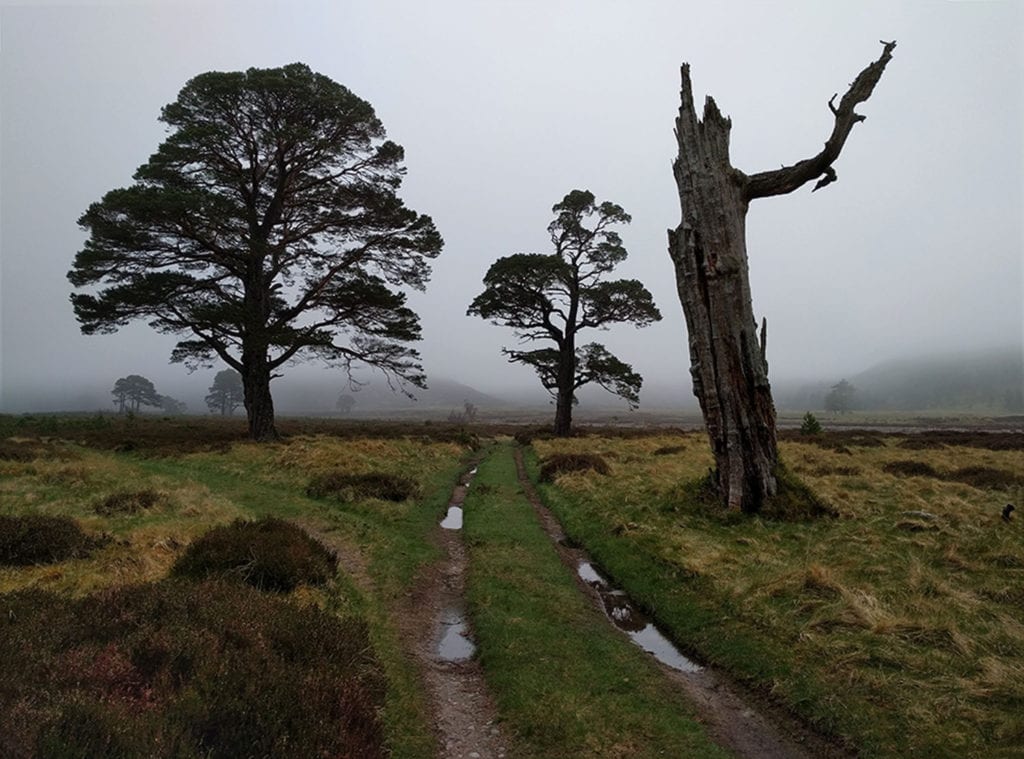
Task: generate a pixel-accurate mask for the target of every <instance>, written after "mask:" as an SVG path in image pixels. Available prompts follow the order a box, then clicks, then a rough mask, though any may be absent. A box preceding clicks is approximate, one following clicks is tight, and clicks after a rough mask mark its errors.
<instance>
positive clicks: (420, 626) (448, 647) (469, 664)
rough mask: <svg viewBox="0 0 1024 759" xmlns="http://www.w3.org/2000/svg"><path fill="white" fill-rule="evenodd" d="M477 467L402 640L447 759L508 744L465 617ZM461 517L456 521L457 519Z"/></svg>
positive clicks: (452, 511)
mask: <svg viewBox="0 0 1024 759" xmlns="http://www.w3.org/2000/svg"><path fill="white" fill-rule="evenodd" d="M475 472H476V468H475V465H474V468H473V469H472V470H470V471H467V472H466V473H465V474H463V475H462V477H461V478H460V482H459V484H458V485H457V486H456V487H455V489H454V491H453V492H452V496H451V500H450V502H449V507H448V515H447V516H446V518H445V521H444V522H442V523H441V524H439V525H438V527H437V529H436V531H435V534H434V536H433V537H434V539H435V540H436V541H437V543H438V545H439V546H440V547H441V549H442V550H443V552H444V558H443V559H442V560H441V561H440V562H439V563H438V564H437V565H435V566H433V567H431V568H430V569H429V570H428V571H427V572H426V573H424V575H423V576H422V577H421V578H420V581H419V583H418V584H417V586H416V588H415V589H414V591H413V592H412V593H411V594H410V596H409V598H408V599H406V603H405V604H404V606H405V613H403V615H402V623H401V628H402V635H403V639H404V640H405V642H406V645H407V647H408V648H409V649H410V650H411V651H412V652H413V654H414V656H415V659H416V661H417V664H418V665H419V669H420V672H421V674H422V677H423V681H424V683H425V685H426V690H427V693H428V695H429V697H430V708H431V712H432V715H433V720H434V728H435V730H436V732H437V739H438V746H439V756H441V757H444V759H498V758H499V757H505V756H508V748H507V747H508V743H507V741H506V740H505V738H504V737H503V736H502V731H501V729H500V728H499V727H498V724H497V711H496V709H495V706H494V701H493V699H492V698H491V696H490V694H489V693H488V691H487V685H486V683H485V682H484V677H483V672H482V670H481V668H480V664H479V663H478V662H477V661H476V660H475V659H474V658H473V653H474V651H475V644H474V643H473V637H472V629H471V628H470V626H469V622H468V618H467V616H466V613H465V595H464V594H465V574H466V566H467V559H466V549H465V546H464V545H463V543H462V533H461V527H462V518H461V517H462V506H463V502H464V501H465V498H466V493H467V492H468V490H469V483H470V481H471V480H472V477H473V474H475ZM453 515H457V516H458V519H457V520H456V519H455V516H453Z"/></svg>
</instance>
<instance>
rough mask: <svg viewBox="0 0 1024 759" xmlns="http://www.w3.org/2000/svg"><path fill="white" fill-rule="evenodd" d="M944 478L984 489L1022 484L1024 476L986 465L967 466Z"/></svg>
mask: <svg viewBox="0 0 1024 759" xmlns="http://www.w3.org/2000/svg"><path fill="white" fill-rule="evenodd" d="M943 479H945V480H953V481H954V482H963V483H964V484H966V485H970V486H971V487H975V488H979V489H981V490H984V489H996V490H998V489H1002V488H1012V487H1014V486H1016V485H1021V484H1024V478H1022V477H1021V476H1020V475H1017V474H1014V473H1013V472H1007V471H1006V470H1005V469H995V468H993V467H988V466H967V467H963V468H962V469H957V470H956V471H954V472H950V473H949V474H946V475H944V476H943Z"/></svg>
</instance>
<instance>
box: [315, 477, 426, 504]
mask: <svg viewBox="0 0 1024 759" xmlns="http://www.w3.org/2000/svg"><path fill="white" fill-rule="evenodd" d="M419 494H420V488H419V485H418V484H417V483H416V482H415V481H414V480H411V479H409V478H408V477H402V476H400V475H395V474H389V473H387V472H368V473H366V474H351V473H349V472H338V471H335V472H328V473H326V474H321V475H317V476H316V477H314V478H313V479H312V480H310V483H309V485H307V486H306V495H308V496H311V497H313V498H326V497H329V496H333V497H335V498H337V499H339V500H341V501H357V500H360V499H362V498H376V499H378V500H381V501H395V502H398V501H405V500H407V499H409V498H415V497H417V496H418V495H419Z"/></svg>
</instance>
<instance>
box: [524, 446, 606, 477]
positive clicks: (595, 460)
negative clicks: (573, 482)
mask: <svg viewBox="0 0 1024 759" xmlns="http://www.w3.org/2000/svg"><path fill="white" fill-rule="evenodd" d="M610 471H611V469H610V467H609V466H608V462H607V461H605V460H604V458H603V457H601V455H600V454H596V453H557V454H554V455H552V456H549V457H548V458H546V459H545V460H544V464H543V466H542V467H541V469H540V479H541V482H554V480H556V479H557V478H558V477H560V476H561V475H563V474H568V473H570V472H597V473H598V474H608V473H609V472H610Z"/></svg>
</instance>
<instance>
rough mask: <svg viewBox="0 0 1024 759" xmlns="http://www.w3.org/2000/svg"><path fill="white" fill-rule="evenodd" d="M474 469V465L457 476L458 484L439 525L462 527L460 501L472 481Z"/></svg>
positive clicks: (457, 528)
mask: <svg viewBox="0 0 1024 759" xmlns="http://www.w3.org/2000/svg"><path fill="white" fill-rule="evenodd" d="M476 469H477V468H476V467H473V468H472V469H470V470H469V471H468V472H466V473H465V474H464V475H462V477H460V478H459V484H458V485H457V486H456V488H455V492H454V493H453V494H452V500H451V502H450V503H449V504H448V513H447V514H446V515H445V517H444V519H442V520H441V527H443V528H444V529H446V530H461V529H462V502H463V500H465V498H466V491H468V490H469V485H470V483H471V482H472V481H473V476H474V475H475V474H476Z"/></svg>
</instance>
